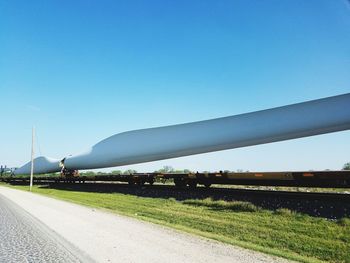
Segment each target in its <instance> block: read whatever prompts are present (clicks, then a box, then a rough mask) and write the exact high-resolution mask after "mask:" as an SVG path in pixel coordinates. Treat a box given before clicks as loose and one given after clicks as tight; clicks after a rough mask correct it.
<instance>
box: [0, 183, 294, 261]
mask: <svg viewBox="0 0 350 263" xmlns="http://www.w3.org/2000/svg"><path fill="white" fill-rule="evenodd" d="M0 194H2V195H4V196H6V197H7V198H8V199H11V201H13V202H14V203H16V204H17V205H18V206H20V207H21V208H22V209H24V210H26V211H27V212H29V213H30V214H32V215H33V216H34V217H36V218H37V219H39V220H40V221H41V222H42V223H44V224H45V225H47V226H48V227H49V228H50V229H52V230H54V231H55V232H57V233H58V234H59V235H61V236H62V237H63V238H64V239H65V240H67V241H68V242H70V243H72V244H74V245H75V246H77V247H78V248H79V249H80V250H83V251H84V252H86V253H87V254H88V255H89V256H90V257H91V258H92V259H93V260H95V261H96V262H123V263H124V262H142V263H148V262H152V263H156V262H162V263H163V262H210V263H211V262H242V263H244V262H287V261H286V260H283V259H280V258H276V257H272V256H268V255H264V254H261V253H258V252H253V251H250V250H247V249H242V248H239V247H234V246H230V245H225V244H222V243H219V242H215V241H212V240H208V239H204V238H200V237H197V236H193V235H189V234H184V233H181V232H179V231H175V230H172V229H169V228H166V227H161V226H158V225H155V224H150V223H146V222H143V221H139V220H136V219H133V218H129V217H125V216H120V215H116V214H112V213H108V212H105V211H101V210H98V209H93V208H88V207H85V206H80V205H76V204H72V203H69V202H65V201H60V200H56V199H52V198H48V197H45V196H41V195H38V194H33V193H29V192H25V191H19V190H15V189H10V188H7V187H0ZM0 202H2V200H0ZM12 217H13V216H12ZM19 218H20V217H19ZM20 220H22V219H18V220H17V221H20ZM20 224H22V223H20ZM22 225H23V226H22V228H25V223H23V224H22ZM11 228H12V227H11ZM22 231H24V230H21V231H20V232H22ZM32 235H33V234H32ZM40 236H42V235H40ZM42 238H44V237H42ZM11 240H12V241H11ZM18 240H19V238H15V237H14V236H9V241H7V242H10V243H11V242H12V243H16V242H20V241H18ZM40 242H41V241H38V244H40ZM27 243H28V242H27ZM41 244H42V243H41ZM49 244H51V245H48V247H50V246H54V245H55V244H54V243H53V244H52V243H49ZM20 246H22V245H20ZM20 246H18V245H17V247H20ZM49 250H50V251H52V250H51V249H49ZM21 251H23V252H22V253H25V252H24V251H25V249H22V250H21ZM43 253H44V252H43ZM64 253H67V252H64V251H62V252H59V253H58V255H57V256H56V255H52V257H66V255H68V254H64ZM47 256H49V257H50V254H47ZM67 258H69V256H67ZM65 259H66V258H65ZM65 262H67V261H66V260H65Z"/></svg>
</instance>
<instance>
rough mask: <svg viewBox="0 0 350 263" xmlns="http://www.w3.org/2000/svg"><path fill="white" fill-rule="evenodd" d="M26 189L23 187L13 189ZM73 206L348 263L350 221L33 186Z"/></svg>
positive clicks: (302, 257) (298, 256)
mask: <svg viewBox="0 0 350 263" xmlns="http://www.w3.org/2000/svg"><path fill="white" fill-rule="evenodd" d="M14 187H15V188H17V189H23V190H24V189H25V190H27V189H28V187H27V186H14ZM34 191H35V192H37V193H40V194H44V195H48V196H51V197H55V198H59V199H63V200H67V201H72V202H74V203H78V204H82V205H87V206H91V207H99V208H103V209H107V210H109V211H112V212H116V213H119V214H123V215H127V216H132V217H136V218H139V219H142V220H146V221H150V222H153V223H157V224H161V225H165V226H169V227H172V228H175V229H179V230H182V231H186V232H190V233H194V234H197V235H200V236H203V237H207V238H211V239H215V240H218V241H222V242H225V243H228V244H233V245H238V246H241V247H245V248H249V249H253V250H257V251H261V252H265V253H269V254H273V255H277V256H281V257H285V258H288V259H293V260H297V261H302V262H321V261H327V262H350V219H348V218H344V219H341V220H338V221H330V220H326V219H323V218H313V217H310V216H307V215H302V214H298V213H295V212H293V211H290V210H288V209H279V210H277V211H275V212H272V211H268V210H264V209H262V208H259V207H257V206H255V205H253V204H251V203H249V202H238V201H231V202H227V201H223V200H219V201H214V200H212V199H210V198H208V199H204V200H193V199H190V200H185V201H176V200H175V199H173V198H169V199H162V198H147V197H137V196H134V195H128V194H121V193H91V192H77V191H68V190H55V189H48V188H38V187H37V186H35V187H34Z"/></svg>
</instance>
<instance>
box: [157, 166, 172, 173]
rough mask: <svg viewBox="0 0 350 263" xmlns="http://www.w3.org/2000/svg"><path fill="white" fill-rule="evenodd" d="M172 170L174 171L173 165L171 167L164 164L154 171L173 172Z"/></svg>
mask: <svg viewBox="0 0 350 263" xmlns="http://www.w3.org/2000/svg"><path fill="white" fill-rule="evenodd" d="M174 171H175V170H174V168H173V167H171V166H169V165H165V166H163V168H162V169H159V170H158V171H156V172H158V173H173V172H174Z"/></svg>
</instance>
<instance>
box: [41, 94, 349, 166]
mask: <svg viewBox="0 0 350 263" xmlns="http://www.w3.org/2000/svg"><path fill="white" fill-rule="evenodd" d="M347 129H350V93H349V94H344V95H339V96H334V97H329V98H324V99H319V100H313V101H308V102H303V103H298V104H293V105H288V106H283V107H278V108H273V109H268V110H262V111H256V112H251V113H246V114H240V115H236V116H230V117H225V118H218V119H212V120H206V121H199V122H193V123H186V124H179V125H172V126H165V127H158V128H151V129H143V130H135V131H129V132H124V133H120V134H116V135H113V136H111V137H109V138H107V139H105V140H103V141H101V142H99V143H97V144H96V145H94V146H93V147H92V148H91V149H89V150H88V151H87V152H85V153H82V154H78V155H74V156H69V157H67V158H65V159H64V166H65V167H66V168H67V169H94V168H103V167H112V166H119V165H127V164H135V163H142V162H150V161H156V160H162V159H168V158H174V157H180V156H187V155H192V154H199V153H206V152H213V151H220V150H226V149H233V148H237V147H244V146H251V145H257V144H263V143H270V142H276V141H283V140H289V139H295V138H301V137H306V136H312V135H317V134H324V133H330V132H336V131H342V130H347ZM36 166H37V167H38V164H36ZM43 170H45V169H43Z"/></svg>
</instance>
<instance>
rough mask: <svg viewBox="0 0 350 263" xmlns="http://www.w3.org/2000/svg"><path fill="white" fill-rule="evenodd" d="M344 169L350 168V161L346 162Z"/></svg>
mask: <svg viewBox="0 0 350 263" xmlns="http://www.w3.org/2000/svg"><path fill="white" fill-rule="evenodd" d="M343 170H350V162H348V163H346V164H344V166H343Z"/></svg>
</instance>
